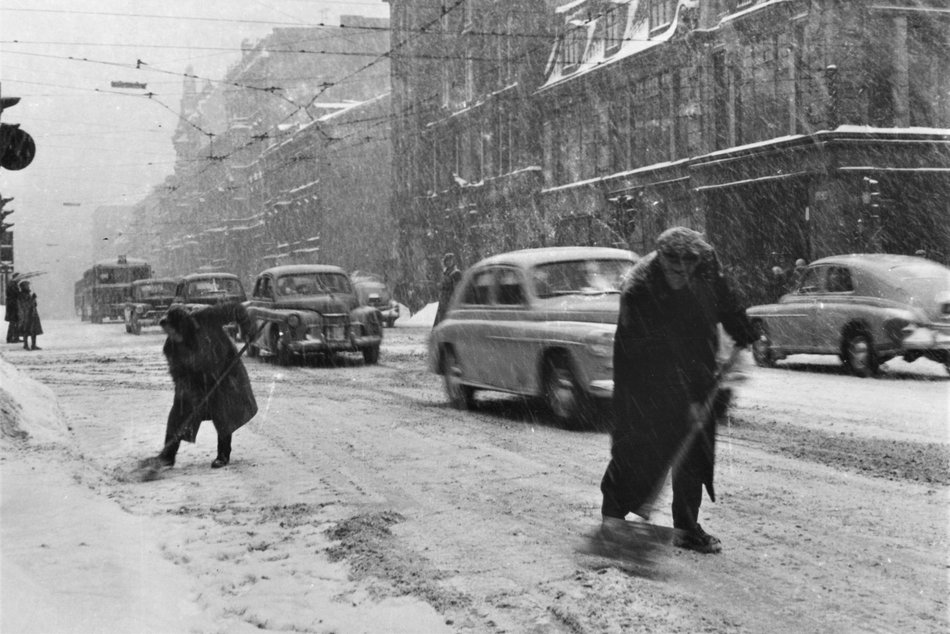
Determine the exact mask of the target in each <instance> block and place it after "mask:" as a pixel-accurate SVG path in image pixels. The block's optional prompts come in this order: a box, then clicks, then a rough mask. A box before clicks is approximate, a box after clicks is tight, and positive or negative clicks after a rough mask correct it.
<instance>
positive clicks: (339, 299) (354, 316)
mask: <svg viewBox="0 0 950 634" xmlns="http://www.w3.org/2000/svg"><path fill="white" fill-rule="evenodd" d="M246 306H247V310H248V313H249V314H250V316H251V319H253V320H254V321H255V323H256V325H257V334H256V336H255V337H254V339H253V340H252V341H251V342H250V345H249V347H248V354H249V355H250V356H252V357H254V356H258V355H259V354H260V353H261V352H264V353H265V354H267V355H270V356H271V357H273V358H274V359H276V360H277V362H278V363H280V364H282V365H283V364H287V363H289V362H290V361H291V359H293V358H294V357H306V356H309V355H318V354H321V355H327V354H332V353H334V352H362V354H363V360H364V361H365V362H366V363H377V362H378V361H379V346H380V344H381V343H382V340H383V324H382V318H381V316H380V313H379V311H378V310H376V309H375V308H373V307H371V306H362V305H360V302H359V299H358V298H357V296H356V291H355V290H354V288H353V284H352V282H351V281H350V278H349V276H348V275H347V274H346V272H345V271H344V270H343V269H341V268H340V267H338V266H330V265H326V264H297V265H287V266H277V267H273V268H270V269H267V270H265V271H263V272H262V273H261V274H260V275H258V276H257V280H256V281H255V282H254V290H253V292H252V293H251V298H250V299H249V300H248V301H247V303H246Z"/></svg>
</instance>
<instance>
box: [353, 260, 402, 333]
mask: <svg viewBox="0 0 950 634" xmlns="http://www.w3.org/2000/svg"><path fill="white" fill-rule="evenodd" d="M350 279H351V280H352V281H353V288H355V289H356V295H357V297H359V300H360V303H361V304H363V305H364V306H372V307H373V308H375V309H376V310H378V311H379V312H380V315H381V316H382V318H383V323H384V324H386V326H388V327H389V328H392V327H393V324H395V323H396V320H397V319H399V303H398V302H397V301H396V300H394V299H393V296H392V293H391V292H390V291H389V287H388V286H387V285H386V282H384V281H383V280H382V279H381V278H380V277H379V276H378V275H374V274H372V273H360V272H358V271H354V272H353V274H352V275H351V276H350Z"/></svg>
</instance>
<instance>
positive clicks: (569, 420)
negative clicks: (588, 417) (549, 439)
mask: <svg viewBox="0 0 950 634" xmlns="http://www.w3.org/2000/svg"><path fill="white" fill-rule="evenodd" d="M541 381H542V383H541V385H542V388H541V389H542V391H541V395H542V398H543V399H544V404H545V406H547V409H548V411H549V412H551V415H552V416H553V417H554V420H555V421H557V423H558V424H559V425H561V426H563V427H566V428H568V429H576V428H577V427H579V426H580V425H581V423H582V422H583V419H584V415H585V412H586V410H587V407H586V405H587V395H586V394H585V393H584V390H583V389H582V388H581V386H580V383H578V381H577V375H576V374H575V373H574V368H573V366H572V364H571V358H570V356H568V355H567V354H555V355H551V356H549V357H548V358H547V359H546V360H545V362H544V374H543V376H542V377H541Z"/></svg>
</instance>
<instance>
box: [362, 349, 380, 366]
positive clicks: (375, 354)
mask: <svg viewBox="0 0 950 634" xmlns="http://www.w3.org/2000/svg"><path fill="white" fill-rule="evenodd" d="M363 363H365V364H366V365H376V364H377V363H379V346H373V347H371V348H363Z"/></svg>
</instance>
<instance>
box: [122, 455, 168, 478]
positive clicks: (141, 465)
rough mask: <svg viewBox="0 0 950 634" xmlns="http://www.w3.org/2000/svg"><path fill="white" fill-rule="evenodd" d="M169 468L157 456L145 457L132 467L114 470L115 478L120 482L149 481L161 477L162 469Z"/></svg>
mask: <svg viewBox="0 0 950 634" xmlns="http://www.w3.org/2000/svg"><path fill="white" fill-rule="evenodd" d="M169 469H171V467H170V466H168V465H165V464H162V461H161V460H159V459H158V457H153V458H145V459H144V460H139V462H138V463H137V464H136V465H135V467H133V468H132V469H128V470H120V469H117V470H116V478H117V479H118V480H120V481H122V482H151V481H152V480H157V479H158V478H159V477H161V474H162V472H163V471H168V470H169Z"/></svg>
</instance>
